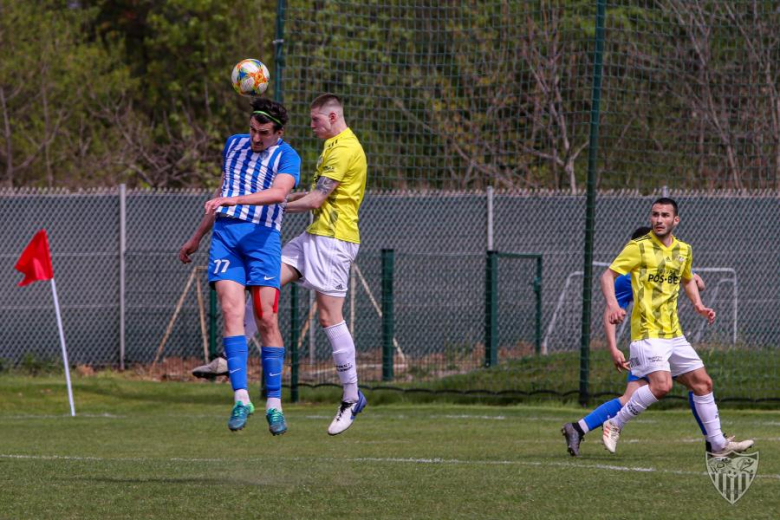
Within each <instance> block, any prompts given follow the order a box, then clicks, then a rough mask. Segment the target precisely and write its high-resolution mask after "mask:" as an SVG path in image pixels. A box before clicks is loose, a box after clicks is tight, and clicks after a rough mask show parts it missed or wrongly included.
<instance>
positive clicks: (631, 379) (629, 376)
mask: <svg viewBox="0 0 780 520" xmlns="http://www.w3.org/2000/svg"><path fill="white" fill-rule="evenodd" d="M642 379H644V380H645V382H646V383H649V382H650V380H648V379H647V378H646V377H636V376H635V375H634V374H632V373H631V371H630V370H629V371H628V377H626V383H630V382H632V381H641V380H642Z"/></svg>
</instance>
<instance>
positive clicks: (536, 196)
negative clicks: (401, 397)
mask: <svg viewBox="0 0 780 520" xmlns="http://www.w3.org/2000/svg"><path fill="white" fill-rule="evenodd" d="M670 195H672V196H673V197H675V198H676V199H677V200H678V201H679V203H680V212H681V213H680V214H681V224H680V226H679V227H678V236H679V237H680V238H681V239H683V240H685V241H688V242H689V243H691V244H692V245H693V248H694V270H695V271H697V272H699V274H701V276H702V277H703V278H704V279H705V282H706V283H707V285H708V288H707V289H706V290H705V291H704V293H703V298H704V301H705V303H707V304H708V305H710V306H712V307H713V308H715V309H716V311H717V312H718V320H717V322H716V324H715V325H714V326H711V327H706V326H704V325H703V320H701V319H700V318H699V317H698V316H696V315H695V314H694V313H693V311H692V309H691V307H690V305H689V304H688V302H687V300H685V298H682V299H681V303H680V315H681V320H682V325H683V328H684V331H685V333H686V335H687V336H688V338H689V339H690V340H691V341H692V342H693V343H694V345H695V346H696V347H697V349H699V351H700V352H701V353H702V355H703V357H704V358H705V362H707V363H709V364H710V365H713V369H712V370H715V372H716V373H717V374H719V377H720V378H721V379H722V381H719V388H721V390H720V394H719V395H720V396H721V397H722V398H729V397H730V398H740V399H751V400H760V399H770V398H778V397H780V388H778V384H777V378H776V376H777V371H778V368H780V367H779V365H780V364H779V363H778V361H777V359H778V358H777V356H776V350H777V339H776V338H777V337H778V332H780V330H779V328H778V327H779V326H778V323H780V315H778V309H780V305H778V304H780V301H778V296H777V295H778V289H780V287H778V267H779V266H780V249H779V248H778V247H777V244H776V240H774V238H773V236H774V233H775V227H776V223H777V222H778V221H780V196H778V194H776V193H766V194H755V195H751V196H746V195H739V194H734V193H722V194H712V193H694V192H681V193H679V194H677V193H674V192H672V193H671V194H670ZM656 196H657V194H653V195H639V194H636V193H628V192H626V193H603V194H601V195H600V197H599V199H598V205H597V216H598V218H597V226H596V235H595V236H596V246H595V256H594V259H595V261H596V264H597V266H596V271H595V272H596V274H597V275H598V274H600V272H601V270H602V269H603V268H604V267H602V266H603V265H605V264H607V263H608V262H610V261H611V259H612V258H613V257H614V256H615V255H616V254H617V252H619V250H620V249H621V247H622V246H623V245H624V244H625V242H626V241H627V240H628V237H629V236H630V234H631V232H632V231H633V229H634V228H635V227H637V226H639V225H642V224H644V223H645V222H646V220H647V218H648V212H649V207H650V205H651V203H652V200H654V198H655V197H656ZM207 198H208V193H206V192H160V193H150V192H143V191H130V192H128V193H127V196H126V217H125V223H126V224H125V225H126V233H125V234H126V251H125V255H124V256H125V267H124V278H125V285H124V286H125V293H124V304H122V303H121V302H122V295H121V294H120V291H119V287H120V283H119V282H120V277H121V276H122V274H121V272H120V262H119V259H120V254H119V247H120V226H121V222H122V217H121V212H120V207H121V204H120V194H119V191H118V190H105V191H100V192H92V193H75V194H65V193H50V192H36V193H24V192H0V201H1V202H2V204H0V216H2V217H4V218H5V219H6V221H15V222H19V225H18V226H8V227H6V228H5V229H4V231H3V232H2V234H3V240H2V242H1V243H2V244H3V246H2V251H1V252H0V258H2V259H3V264H4V265H5V266H6V267H5V268H4V269H3V270H2V273H3V274H2V277H0V283H2V284H3V286H4V287H6V288H7V289H6V290H5V291H3V293H2V296H0V311H1V312H2V323H3V327H2V329H1V331H0V358H3V359H5V360H7V361H10V362H11V363H19V362H20V361H21V360H23V358H24V357H25V356H28V355H31V354H32V355H35V356H38V357H40V358H56V357H57V356H58V352H59V351H58V337H57V331H56V324H55V319H54V310H53V305H52V300H51V292H50V289H49V287H48V286H47V285H46V284H33V285H31V286H28V287H16V283H18V281H19V276H20V275H19V274H18V273H16V272H15V271H14V270H13V265H14V263H15V262H16V259H17V258H18V255H19V253H20V252H21V250H22V249H23V248H24V246H25V245H26V243H27V241H29V239H30V238H31V237H32V235H33V234H34V233H35V231H37V230H38V229H40V228H42V227H45V228H46V229H47V231H48V233H49V238H50V242H51V249H52V256H53V262H54V271H55V276H56V279H57V286H58V292H59V295H60V304H61V308H62V313H63V321H64V327H65V335H66V340H67V344H68V350H69V355H70V360H71V362H72V363H74V364H88V365H93V366H98V367H100V366H103V367H117V366H119V364H120V362H121V361H122V359H120V344H121V343H122V339H121V338H122V336H124V341H123V343H124V346H125V347H124V360H123V361H124V364H125V366H127V367H129V368H135V369H136V370H139V371H143V372H150V371H151V372H152V373H153V374H155V375H157V376H160V375H164V376H165V377H169V378H177V379H179V378H186V377H187V376H188V371H189V370H190V369H191V368H192V367H193V366H195V365H196V364H200V363H202V362H203V361H204V359H205V357H206V355H207V353H208V350H210V349H216V350H217V351H219V350H221V344H220V342H221V332H220V327H221V322H220V320H219V315H218V312H217V315H216V316H214V319H213V320H212V319H211V309H210V306H209V301H210V296H211V295H210V293H209V289H208V284H207V277H206V272H205V265H206V262H207V254H208V240H204V242H203V243H202V244H201V248H200V250H199V251H198V253H197V254H196V255H195V257H194V259H195V260H194V263H193V264H190V265H186V266H185V265H182V264H181V263H180V262H179V261H178V259H177V251H178V248H179V247H180V246H181V245H182V244H183V243H184V241H185V240H186V239H187V238H188V237H189V236H190V234H191V233H192V231H193V230H194V228H195V226H196V225H197V222H198V221H199V219H200V217H201V214H202V204H203V202H204V201H205V200H206V199H207ZM584 203H585V201H584V197H581V196H571V195H569V194H566V193H509V192H507V193H501V192H499V193H495V194H494V195H493V201H492V204H489V203H488V195H487V194H486V193H479V192H449V193H447V192H439V193H437V194H435V195H424V194H419V193H402V192H374V193H369V194H368V196H367V197H366V200H365V202H364V207H363V210H362V213H361V229H362V236H363V243H362V245H361V251H360V253H359V255H358V258H357V261H356V265H355V267H354V269H353V272H352V276H351V287H350V290H349V292H348V296H347V299H346V302H345V306H344V315H345V317H346V320H347V323H348V325H349V326H350V328H351V329H352V331H353V333H354V335H355V340H356V345H357V349H358V362H359V374H360V377H361V379H362V380H363V381H365V382H367V383H369V382H375V383H376V382H380V381H382V384H384V385H400V386H401V387H405V388H418V389H428V390H431V391H434V390H435V391H439V390H447V391H463V392H471V391H489V392H494V393H517V394H521V395H525V394H528V393H533V392H549V393H552V394H555V395H566V394H567V393H571V392H574V391H576V388H577V383H578V380H579V365H578V360H579V355H580V354H579V348H580V346H579V337H580V329H581V323H580V320H581V308H582V301H581V294H582V276H581V270H582V261H581V259H582V253H581V251H582V247H583V240H584V238H583V232H582V230H583V222H582V214H583V210H584ZM488 207H492V208H493V212H492V218H489V213H488ZM20 216H21V217H22V218H20ZM489 221H492V223H493V230H492V233H491V232H490V229H489V227H488V222H489ZM307 222H308V217H306V216H305V215H291V216H289V217H288V218H286V219H285V222H284V225H283V229H284V233H283V235H284V236H283V238H284V240H289V239H290V238H292V237H293V236H295V235H296V234H298V233H300V232H302V231H303V230H304V229H305V226H306V224H307ZM490 235H492V237H493V241H494V249H496V250H498V251H499V252H503V253H524V254H528V255H531V257H529V258H515V257H512V256H506V257H503V256H502V257H499V258H498V260H497V262H496V267H495V270H496V275H495V276H496V284H495V291H496V293H495V295H492V294H491V291H492V290H493V289H491V287H490V285H489V284H488V283H487V282H488V274H487V272H488V271H487V265H488V255H486V249H487V242H488V237H489V236H490ZM382 249H389V250H392V251H393V253H394V265H393V267H394V269H393V270H392V287H393V292H392V304H393V305H392V310H393V316H392V319H393V320H392V323H393V337H392V338H390V342H388V338H386V337H385V335H384V334H385V333H384V329H383V308H384V307H383V297H384V295H383V267H382V253H381V250H382ZM534 254H538V255H540V259H541V266H542V276H541V278H540V279H539V280H537V278H538V271H537V264H536V260H535V259H534V257H533V255H534ZM537 282H538V283H539V285H540V291H541V293H540V294H541V316H540V321H539V322H538V323H537V318H536V303H535V302H536V293H535V283H537ZM289 291H290V289H289V287H286V288H285V289H284V290H283V292H282V296H281V305H280V309H281V310H280V321H281V327H282V331H283V334H284V336H285V338H288V337H289V335H290V328H291V327H290V314H291V313H290V306H289V305H290V303H289V302H290V294H289ZM594 294H596V295H597V299H596V301H595V302H594V314H593V323H592V329H593V331H594V335H593V339H592V344H591V347H592V349H593V350H594V361H593V362H592V370H593V375H592V376H591V379H592V387H593V394H596V395H597V394H599V393H604V392H615V391H619V390H620V387H621V385H622V380H621V378H620V377H619V376H613V375H612V374H611V373H610V372H609V370H611V364H610V363H609V361H608V356H607V357H605V354H606V353H605V352H604V351H603V350H602V347H603V346H604V341H603V333H602V332H601V325H600V320H601V309H603V300H602V299H601V296H600V291H599V290H598V287H594ZM492 296H494V297H495V299H494V307H492V309H493V311H492V312H493V313H494V315H495V318H494V320H495V324H494V329H493V330H494V331H495V333H494V336H495V340H493V344H494V345H495V347H494V351H495V354H494V356H495V357H494V361H493V363H492V365H493V366H491V368H489V369H484V368H483V367H485V365H486V361H488V363H489V360H490V358H489V354H490V352H489V351H488V352H486V344H487V345H488V347H487V348H488V349H490V345H491V343H490V342H489V341H487V340H486V334H489V332H488V331H489V330H490V329H489V322H488V320H489V318H488V316H486V312H488V310H489V309H490V307H489V305H490V301H491V297H492ZM298 302H299V308H298V311H299V312H298V315H299V317H300V318H299V323H298V329H297V330H298V337H299V341H298V344H297V345H296V348H297V349H298V354H299V361H300V371H299V382H300V383H301V384H310V385H318V384H332V383H337V382H338V379H337V377H336V373H335V371H334V369H333V365H332V361H331V358H330V346H329V344H328V342H327V338H326V337H325V335H324V333H323V332H322V330H321V328H320V327H319V325H318V324H317V316H316V313H312V312H310V311H311V302H312V300H311V299H310V296H309V293H308V291H304V290H301V291H299V298H298ZM122 307H124V309H125V310H124V313H125V318H124V324H125V328H124V331H122V330H120V310H121V308H122ZM212 321H213V322H212ZM210 334H213V336H214V337H215V338H216V344H214V345H212V344H210V342H209V335H210ZM627 340H628V334H627V333H626V332H625V331H623V332H622V342H623V344H624V346H625V345H627ZM388 344H389V345H391V347H390V348H391V349H392V352H391V358H390V359H392V362H393V366H392V378H387V377H385V376H386V373H385V372H384V371H383V370H386V367H385V365H386V363H387V357H386V354H385V353H386V351H387V345H388ZM288 347H290V345H288ZM537 352H539V354H537ZM383 354H384V357H383ZM253 357H254V358H255V362H253V367H254V370H255V371H257V370H259V364H258V363H257V362H256V361H257V357H258V355H257V352H254V355H253ZM383 359H384V362H383ZM153 365H154V367H155V368H154V370H153V371H152V369H151V367H152V366H153ZM744 370H752V372H751V373H752V374H753V377H752V378H751V379H750V380H748V381H745V380H744V378H743V376H739V375H738V374H740V373H741V372H742V371H744ZM289 377H290V375H289V373H288V374H287V380H288V382H289ZM726 381H728V382H729V384H728V385H727V384H726ZM732 383H733V385H732ZM724 387H726V389H727V390H728V393H724V389H723V388H724Z"/></svg>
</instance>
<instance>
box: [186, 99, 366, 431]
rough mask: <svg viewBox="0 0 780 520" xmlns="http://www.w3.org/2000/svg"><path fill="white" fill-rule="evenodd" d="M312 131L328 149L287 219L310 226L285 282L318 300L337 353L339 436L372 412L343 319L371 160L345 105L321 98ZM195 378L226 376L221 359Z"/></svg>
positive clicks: (290, 251)
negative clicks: (302, 217) (303, 217)
mask: <svg viewBox="0 0 780 520" xmlns="http://www.w3.org/2000/svg"><path fill="white" fill-rule="evenodd" d="M310 108H311V128H312V130H313V131H314V134H315V135H316V136H317V137H318V138H320V139H322V140H324V141H325V143H324V145H323V150H322V154H321V155H320V157H319V160H318V161H317V170H316V171H315V173H314V179H313V181H312V189H311V191H309V192H308V193H294V194H291V195H290V196H289V197H288V199H287V203H286V208H285V212H286V213H303V212H306V211H312V212H313V214H314V220H313V222H312V224H311V225H310V226H309V227H308V228H307V229H306V232H304V233H302V234H301V235H299V236H298V237H296V238H294V239H292V240H290V241H289V242H288V243H287V244H285V246H284V247H283V248H282V268H281V276H280V280H279V281H280V282H281V285H282V286H283V285H286V284H288V283H290V282H297V283H299V284H300V285H302V286H304V287H306V288H308V289H311V290H313V291H315V292H316V295H317V308H318V310H319V321H320V325H322V327H323V329H324V331H325V335H326V336H327V337H328V341H329V342H330V344H331V347H332V349H333V361H334V363H335V364H336V371H337V373H338V375H339V379H340V381H341V384H342V387H343V396H342V402H341V405H340V406H339V409H338V411H337V413H336V417H335V418H334V419H333V421H332V422H331V424H330V426H329V427H328V433H329V434H330V435H338V434H339V433H342V432H343V431H345V430H346V429H347V428H349V427H350V426H351V425H352V421H354V419H355V417H356V416H357V414H359V413H360V412H361V411H362V410H363V408H365V407H366V405H367V404H368V402H367V400H366V397H365V396H364V395H363V393H362V392H361V391H360V390H359V389H358V377H357V368H356V365H355V343H354V341H353V339H352V334H351V333H350V332H349V328H347V324H346V322H345V321H344V316H343V315H342V307H343V306H344V299H345V297H346V294H347V286H348V282H349V271H350V266H351V265H352V262H353V261H354V260H355V257H356V256H357V253H358V248H359V246H360V232H359V231H358V210H359V209H360V204H361V202H363V194H364V193H365V190H366V176H367V163H366V154H365V153H364V152H363V147H362V146H361V145H360V141H358V138H357V137H356V136H355V134H354V133H353V132H352V130H350V129H349V127H348V126H347V123H346V121H345V120H344V107H343V103H342V101H341V99H340V98H339V97H338V96H336V95H334V94H323V95H321V96H319V97H317V98H316V99H315V100H314V101H313V102H312V104H311V107H310ZM254 314H255V313H254V311H253V302H252V299H251V298H250V299H248V300H247V303H246V312H245V320H244V332H245V334H246V337H247V338H252V337H253V336H254V335H255V333H256V332H257V325H256V323H255V320H254V318H253V316H254ZM192 373H193V375H195V376H197V377H215V376H220V375H227V363H226V361H225V358H224V357H223V356H220V357H217V358H216V359H214V360H212V361H211V362H210V363H208V364H206V365H203V366H199V367H197V368H195V369H194V370H193V371H192Z"/></svg>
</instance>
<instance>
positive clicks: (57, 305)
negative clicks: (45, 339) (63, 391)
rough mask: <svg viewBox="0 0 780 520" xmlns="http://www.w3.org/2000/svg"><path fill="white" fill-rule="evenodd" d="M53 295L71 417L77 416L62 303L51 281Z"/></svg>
mask: <svg viewBox="0 0 780 520" xmlns="http://www.w3.org/2000/svg"><path fill="white" fill-rule="evenodd" d="M51 294H52V296H53V297H54V311H55V312H56V313H57V329H58V330H59V331H60V346H61V347H62V364H63V365H64V366H65V381H66V383H67V385H68V402H69V403H70V416H71V417H75V416H76V407H75V406H74V405H73V388H72V387H71V384H70V365H69V364H68V349H67V348H66V347H65V333H64V332H63V330H62V316H61V315H60V302H59V299H58V298H57V284H56V283H54V278H52V279H51Z"/></svg>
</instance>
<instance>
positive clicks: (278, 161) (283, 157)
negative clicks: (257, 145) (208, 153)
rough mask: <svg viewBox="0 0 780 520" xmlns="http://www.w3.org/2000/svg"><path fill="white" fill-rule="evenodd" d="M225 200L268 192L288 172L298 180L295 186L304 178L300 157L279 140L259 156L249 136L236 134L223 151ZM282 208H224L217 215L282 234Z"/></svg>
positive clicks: (249, 206)
mask: <svg viewBox="0 0 780 520" xmlns="http://www.w3.org/2000/svg"><path fill="white" fill-rule="evenodd" d="M222 171H223V172H224V174H225V180H224V181H223V183H222V193H221V195H222V196H223V197H237V196H240V195H247V194H249V193H257V192H259V191H262V190H267V189H268V188H270V187H271V185H272V184H273V182H274V178H275V177H276V176H277V175H278V174H280V173H285V174H287V175H292V176H293V177H295V185H296V186H297V185H298V181H299V180H300V176H301V158H300V156H299V155H298V152H296V151H295V150H294V149H293V147H292V146H290V145H289V144H287V143H285V142H284V141H283V140H282V139H279V141H277V143H276V144H275V145H274V146H271V147H269V148H268V149H266V150H263V151H262V152H260V153H255V152H253V151H252V146H251V142H250V139H249V134H237V135H232V136H230V137H229V138H228V140H227V142H226V143H225V148H224V150H223V151H222ZM282 213H283V211H282V208H281V207H280V205H279V204H272V205H270V206H251V205H237V206H221V207H220V208H219V209H218V210H217V214H220V215H226V216H229V217H233V218H237V219H240V220H245V221H247V222H253V223H255V224H260V225H263V226H265V227H269V228H274V229H276V230H277V231H281V228H282Z"/></svg>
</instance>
